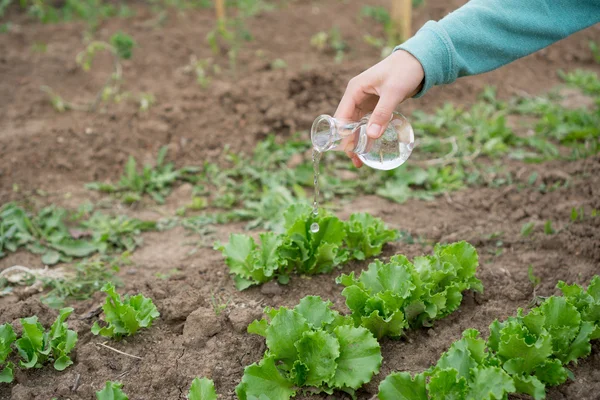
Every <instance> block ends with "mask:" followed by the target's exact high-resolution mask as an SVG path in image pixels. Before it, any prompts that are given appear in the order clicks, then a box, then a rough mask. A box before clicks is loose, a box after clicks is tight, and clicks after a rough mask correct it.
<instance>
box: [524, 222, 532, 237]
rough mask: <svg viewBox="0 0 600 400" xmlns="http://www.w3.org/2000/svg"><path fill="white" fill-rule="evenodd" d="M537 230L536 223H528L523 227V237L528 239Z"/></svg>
mask: <svg viewBox="0 0 600 400" xmlns="http://www.w3.org/2000/svg"><path fill="white" fill-rule="evenodd" d="M534 229H535V222H526V223H524V224H523V226H522V227H521V236H523V237H528V236H531V234H532V233H533V230H534Z"/></svg>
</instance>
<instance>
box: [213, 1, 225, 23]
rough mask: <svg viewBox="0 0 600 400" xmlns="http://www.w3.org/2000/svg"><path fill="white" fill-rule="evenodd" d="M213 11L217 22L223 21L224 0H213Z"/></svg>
mask: <svg viewBox="0 0 600 400" xmlns="http://www.w3.org/2000/svg"><path fill="white" fill-rule="evenodd" d="M215 11H216V14H217V21H218V22H225V0H215Z"/></svg>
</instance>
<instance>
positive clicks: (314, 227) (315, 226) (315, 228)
mask: <svg viewBox="0 0 600 400" xmlns="http://www.w3.org/2000/svg"><path fill="white" fill-rule="evenodd" d="M310 231H311V232H312V233H317V232H319V224H317V223H316V222H313V223H312V225H311V226H310Z"/></svg>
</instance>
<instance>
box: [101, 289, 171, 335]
mask: <svg viewBox="0 0 600 400" xmlns="http://www.w3.org/2000/svg"><path fill="white" fill-rule="evenodd" d="M102 291H103V292H105V293H106V295H107V296H106V301H105V302H104V305H103V306H102V310H103V311H104V319H105V322H106V326H104V327H100V325H99V324H98V322H97V321H96V322H95V323H94V325H93V326H92V333H93V334H94V335H101V336H104V337H110V338H117V339H118V338H121V337H122V336H130V335H134V334H135V333H136V332H137V331H138V330H140V329H141V328H149V327H150V326H151V325H152V321H154V320H155V319H156V318H158V317H159V316H160V313H159V312H158V310H157V309H156V306H155V305H154V303H153V302H152V299H149V298H147V297H144V296H143V295H142V294H137V295H135V296H129V295H125V296H124V297H123V300H121V296H119V294H118V293H117V292H116V290H115V286H114V285H113V284H112V283H107V284H105V285H104V286H103V287H102Z"/></svg>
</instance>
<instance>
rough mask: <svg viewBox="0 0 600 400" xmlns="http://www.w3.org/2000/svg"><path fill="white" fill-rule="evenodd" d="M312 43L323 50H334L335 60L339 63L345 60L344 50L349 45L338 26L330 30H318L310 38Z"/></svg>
mask: <svg viewBox="0 0 600 400" xmlns="http://www.w3.org/2000/svg"><path fill="white" fill-rule="evenodd" d="M310 45H311V46H312V47H314V48H316V49H317V50H319V51H321V52H325V51H331V52H333V53H334V55H335V62H337V63H340V62H342V61H343V59H344V52H345V51H346V49H347V47H348V46H347V44H346V42H345V41H344V40H343V38H342V34H341V32H340V30H339V28H338V27H337V26H334V27H333V28H331V30H330V31H329V32H318V33H316V34H314V35H313V36H312V37H311V39H310Z"/></svg>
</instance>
